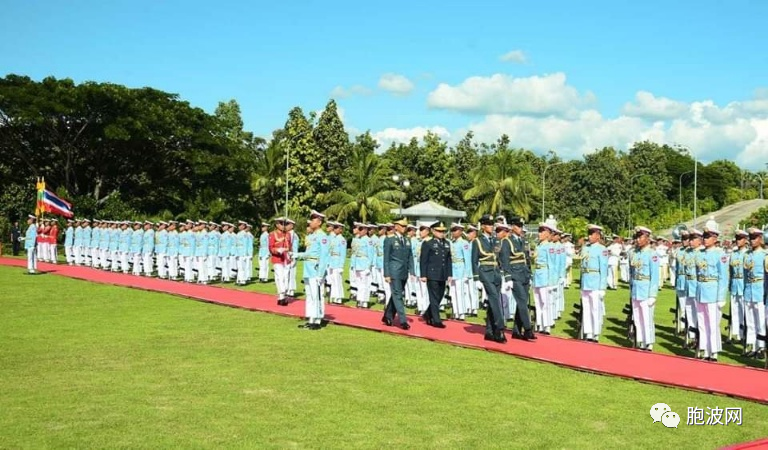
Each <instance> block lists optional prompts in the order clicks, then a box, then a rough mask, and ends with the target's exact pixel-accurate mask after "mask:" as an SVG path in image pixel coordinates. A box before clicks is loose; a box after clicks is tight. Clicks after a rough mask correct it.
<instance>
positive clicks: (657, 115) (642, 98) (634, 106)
mask: <svg viewBox="0 0 768 450" xmlns="http://www.w3.org/2000/svg"><path fill="white" fill-rule="evenodd" d="M687 110H688V105H686V104H685V103H682V102H678V101H675V100H671V99H668V98H666V97H656V96H655V95H653V94H651V93H650V92H646V91H640V92H638V93H637V94H636V95H635V103H627V104H625V105H624V108H622V110H621V111H622V113H623V114H625V115H627V116H631V117H642V118H644V119H674V118H675V117H680V116H681V115H682V114H684V113H685V112H686V111H687Z"/></svg>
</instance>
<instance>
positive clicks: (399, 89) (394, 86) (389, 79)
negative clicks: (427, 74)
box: [379, 73, 415, 95]
mask: <svg viewBox="0 0 768 450" xmlns="http://www.w3.org/2000/svg"><path fill="white" fill-rule="evenodd" d="M379 87H380V88H381V89H384V90H385V91H387V92H390V93H392V94H395V95H408V94H410V93H411V91H413V88H414V87H415V86H414V84H413V82H412V81H411V80H409V79H408V78H406V77H404V76H403V75H399V74H396V73H385V74H384V75H382V76H381V78H380V79H379Z"/></svg>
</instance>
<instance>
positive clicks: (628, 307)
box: [622, 303, 637, 348]
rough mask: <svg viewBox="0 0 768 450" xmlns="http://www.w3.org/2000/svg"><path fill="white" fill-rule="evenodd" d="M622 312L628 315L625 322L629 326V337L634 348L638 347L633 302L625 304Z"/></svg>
mask: <svg viewBox="0 0 768 450" xmlns="http://www.w3.org/2000/svg"><path fill="white" fill-rule="evenodd" d="M622 312H623V313H624V314H626V315H627V318H626V322H625V323H626V326H627V339H628V340H629V342H630V343H631V344H632V348H635V347H637V340H636V337H637V333H636V330H635V321H634V317H633V313H632V303H627V304H626V305H624V309H623V310H622Z"/></svg>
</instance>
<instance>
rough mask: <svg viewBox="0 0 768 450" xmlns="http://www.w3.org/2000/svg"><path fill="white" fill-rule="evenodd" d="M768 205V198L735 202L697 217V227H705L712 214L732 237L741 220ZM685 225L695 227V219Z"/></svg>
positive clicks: (670, 232)
mask: <svg viewBox="0 0 768 450" xmlns="http://www.w3.org/2000/svg"><path fill="white" fill-rule="evenodd" d="M765 206H768V200H759V199H758V200H746V201H743V202H739V203H734V204H733V205H728V206H726V207H725V208H723V209H721V210H719V211H715V212H713V213H710V214H707V215H704V216H700V217H697V218H696V228H698V229H699V230H701V229H702V228H704V224H705V223H706V222H707V220H709V218H710V216H712V217H714V218H715V222H717V224H718V225H719V226H720V232H721V233H723V235H724V236H725V237H732V236H733V232H734V231H735V230H736V228H737V227H738V225H739V221H743V220H744V219H746V218H747V217H749V215H750V214H752V213H753V212H754V211H757V210H758V209H760V208H762V207H765ZM685 225H686V226H687V227H688V228H691V227H693V221H692V220H691V221H688V222H685ZM763 225H765V224H762V223H761V224H758V226H759V227H761V228H762V227H763ZM671 234H672V230H671V229H670V230H665V231H664V232H663V233H662V234H661V236H670V235H671Z"/></svg>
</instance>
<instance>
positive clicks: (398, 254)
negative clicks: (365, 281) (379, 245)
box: [381, 218, 413, 330]
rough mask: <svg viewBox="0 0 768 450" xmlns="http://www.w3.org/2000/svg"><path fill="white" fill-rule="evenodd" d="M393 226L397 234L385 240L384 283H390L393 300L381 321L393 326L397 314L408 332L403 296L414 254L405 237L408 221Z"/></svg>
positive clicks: (397, 222) (397, 221) (401, 324)
mask: <svg viewBox="0 0 768 450" xmlns="http://www.w3.org/2000/svg"><path fill="white" fill-rule="evenodd" d="M393 225H394V228H395V234H393V235H392V236H388V237H387V238H385V239H384V282H386V283H389V285H390V287H391V290H392V300H391V301H390V302H389V303H387V308H386V310H385V311H384V317H383V318H382V319H381V321H382V322H383V323H385V324H386V325H389V326H392V321H393V320H394V315H395V312H397V317H398V318H399V319H400V328H402V329H403V330H407V329H409V328H410V325H408V321H407V319H406V316H405V306H404V305H403V294H404V291H405V283H406V282H407V281H408V275H409V273H410V271H411V269H412V266H413V254H412V253H411V244H410V242H408V240H407V239H406V238H405V237H404V236H403V233H404V232H405V227H407V226H408V221H407V220H405V219H404V218H401V219H398V220H396V221H394V223H393Z"/></svg>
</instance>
